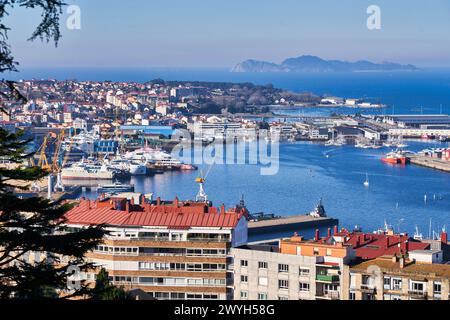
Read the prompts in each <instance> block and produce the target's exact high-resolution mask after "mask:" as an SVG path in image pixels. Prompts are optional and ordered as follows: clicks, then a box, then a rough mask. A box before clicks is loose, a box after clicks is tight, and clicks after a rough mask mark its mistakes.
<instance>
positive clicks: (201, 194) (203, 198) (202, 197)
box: [195, 158, 215, 202]
mask: <svg viewBox="0 0 450 320" xmlns="http://www.w3.org/2000/svg"><path fill="white" fill-rule="evenodd" d="M214 163H215V158H214V160H213V162H212V163H211V164H210V165H209V168H208V170H207V171H206V174H205V175H203V170H200V176H199V177H198V178H196V179H195V182H197V183H198V185H199V190H198V193H197V196H196V197H195V201H197V202H208V195H207V194H206V192H205V188H204V185H205V182H206V178H207V177H208V175H209V173H210V172H211V169H212V167H213V166H214Z"/></svg>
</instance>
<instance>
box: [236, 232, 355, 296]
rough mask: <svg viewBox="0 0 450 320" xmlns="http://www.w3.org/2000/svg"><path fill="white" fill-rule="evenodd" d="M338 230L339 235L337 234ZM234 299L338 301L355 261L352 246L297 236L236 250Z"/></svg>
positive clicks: (328, 239) (329, 236)
mask: <svg viewBox="0 0 450 320" xmlns="http://www.w3.org/2000/svg"><path fill="white" fill-rule="evenodd" d="M337 232H338V231H337V228H335V233H337ZM232 256H233V260H234V283H235V286H234V290H235V292H234V298H235V299H237V300H245V299H257V300H264V299H270V300H275V299H279V300H298V299H301V300H315V299H322V300H338V299H340V297H341V295H342V291H341V288H342V285H343V282H342V281H343V279H342V277H341V275H342V272H343V270H344V265H345V264H346V263H349V262H350V261H351V260H352V259H354V257H355V252H354V251H353V249H352V247H351V245H347V244H344V243H343V242H336V241H333V240H332V236H331V229H329V231H328V236H327V237H325V238H320V235H319V231H316V234H315V238H314V240H305V239H304V238H303V237H301V236H298V235H294V236H293V237H291V238H287V239H281V240H280V241H279V244H278V245H276V246H274V245H259V246H243V247H239V248H233V249H232Z"/></svg>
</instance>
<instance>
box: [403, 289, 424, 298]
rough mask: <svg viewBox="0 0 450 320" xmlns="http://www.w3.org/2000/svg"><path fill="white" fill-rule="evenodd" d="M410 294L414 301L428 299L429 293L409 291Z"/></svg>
mask: <svg viewBox="0 0 450 320" xmlns="http://www.w3.org/2000/svg"><path fill="white" fill-rule="evenodd" d="M408 294H409V295H410V297H411V298H413V299H426V298H427V295H428V293H427V292H426V291H423V290H408Z"/></svg>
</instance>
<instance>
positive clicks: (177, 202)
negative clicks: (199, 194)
mask: <svg viewBox="0 0 450 320" xmlns="http://www.w3.org/2000/svg"><path fill="white" fill-rule="evenodd" d="M173 205H174V206H175V207H177V208H178V205H179V201H178V197H175V201H174V202H173Z"/></svg>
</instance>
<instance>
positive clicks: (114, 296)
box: [92, 268, 131, 300]
mask: <svg viewBox="0 0 450 320" xmlns="http://www.w3.org/2000/svg"><path fill="white" fill-rule="evenodd" d="M92 298H93V299H94V300H131V295H130V294H129V293H128V292H127V291H125V290H124V289H123V288H121V287H120V288H119V287H116V286H114V285H112V284H111V283H110V282H109V275H108V272H107V271H106V270H105V269H103V268H102V269H101V270H100V272H99V273H98V274H97V278H96V280H95V288H94V290H93V294H92Z"/></svg>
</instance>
